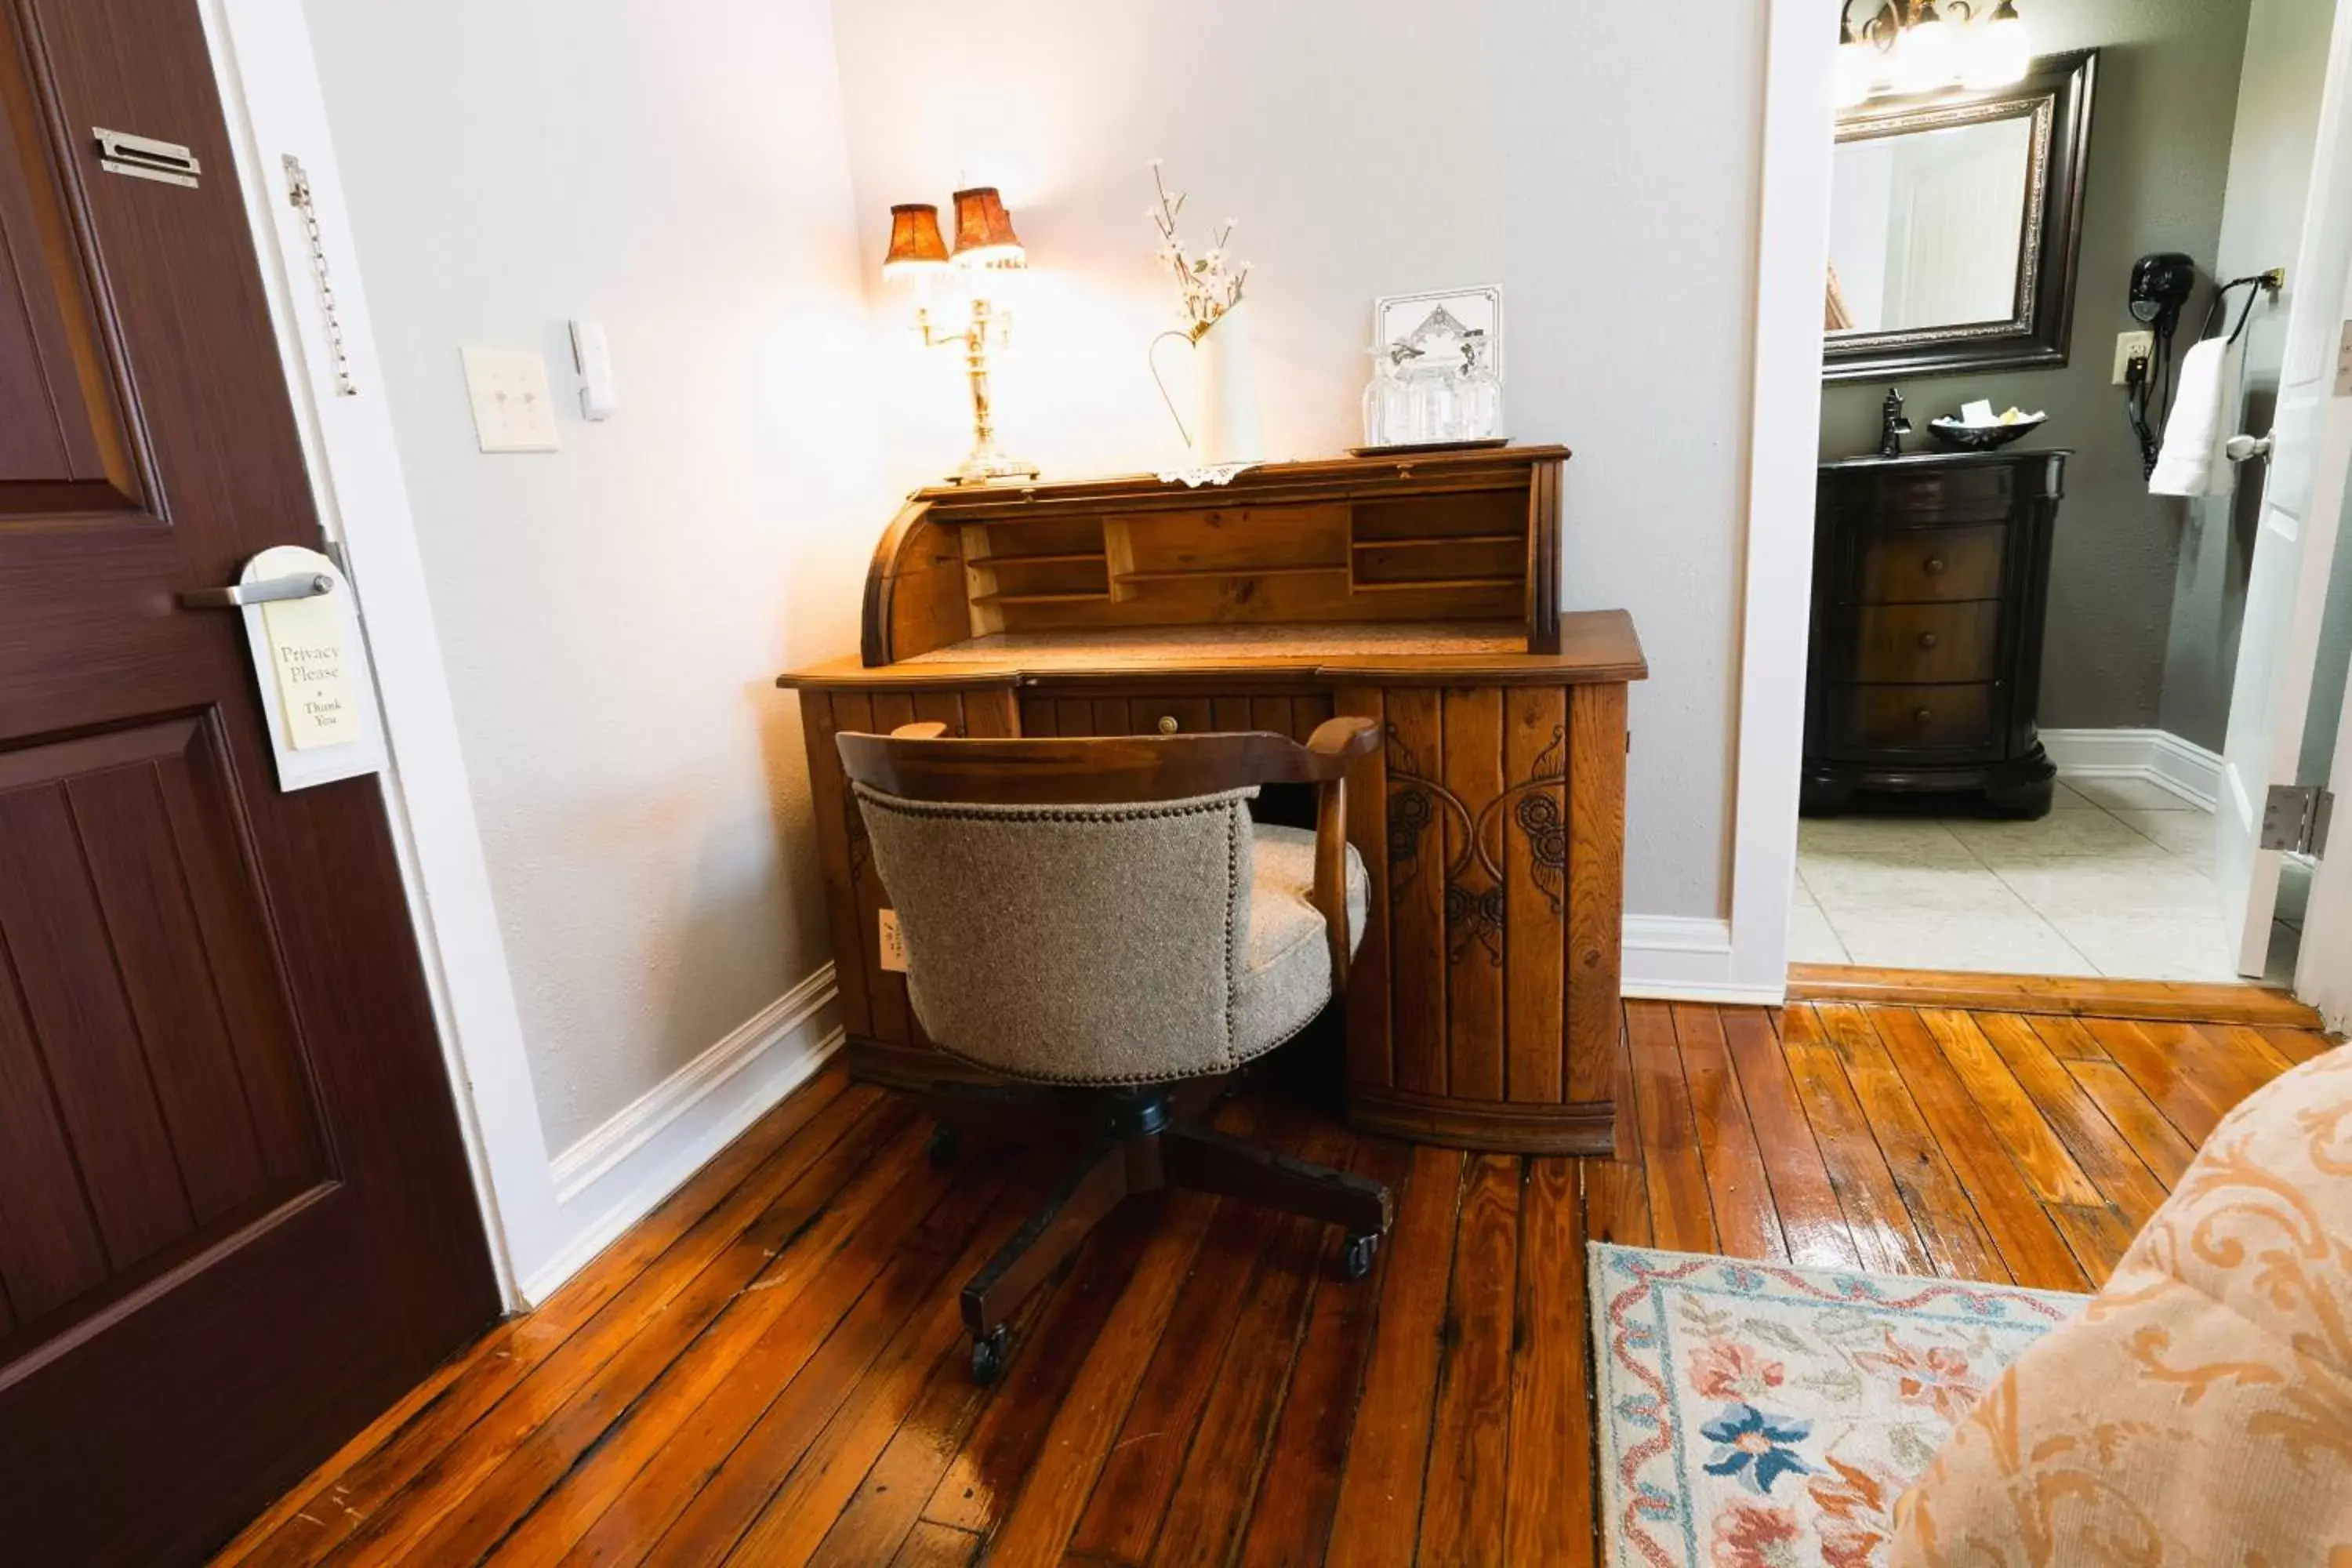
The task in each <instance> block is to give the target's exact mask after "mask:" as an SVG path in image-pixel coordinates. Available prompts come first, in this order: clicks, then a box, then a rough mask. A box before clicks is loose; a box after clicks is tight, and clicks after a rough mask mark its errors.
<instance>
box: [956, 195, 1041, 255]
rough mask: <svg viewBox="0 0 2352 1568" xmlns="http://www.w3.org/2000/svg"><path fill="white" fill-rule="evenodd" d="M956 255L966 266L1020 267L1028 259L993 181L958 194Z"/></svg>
mask: <svg viewBox="0 0 2352 1568" xmlns="http://www.w3.org/2000/svg"><path fill="white" fill-rule="evenodd" d="M955 258H956V260H957V261H958V262H960V263H961V264H962V265H963V266H966V267H1019V266H1022V265H1024V263H1025V262H1026V261H1027V259H1028V252H1027V251H1025V250H1024V249H1023V248H1022V247H1021V237H1020V236H1019V235H1016V234H1014V233H1013V218H1012V216H1011V215H1009V214H1008V213H1006V212H1005V210H1004V202H1003V198H1002V197H1000V196H999V195H997V194H996V187H995V186H994V185H975V186H973V187H972V188H971V190H968V191H958V192H957V193H956V194H955Z"/></svg>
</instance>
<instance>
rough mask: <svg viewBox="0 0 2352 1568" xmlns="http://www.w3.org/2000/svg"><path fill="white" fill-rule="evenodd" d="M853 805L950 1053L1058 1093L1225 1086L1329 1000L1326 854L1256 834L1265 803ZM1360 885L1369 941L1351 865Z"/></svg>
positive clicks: (918, 1004) (913, 983)
mask: <svg viewBox="0 0 2352 1568" xmlns="http://www.w3.org/2000/svg"><path fill="white" fill-rule="evenodd" d="M1256 793H1257V792H1256V791H1255V790H1254V789H1250V790H1234V791H1229V792H1226V793H1223V794H1220V795H1200V796H1196V797H1193V798H1191V799H1186V800H1175V801H1160V802H1155V803H1151V804H1148V805H1054V806H1001V805H931V804H925V803H921V802H916V801H908V800H901V799H899V798H898V797H896V796H893V795H885V794H883V793H881V792H880V791H878V790H874V789H870V788H867V787H866V786H865V785H863V784H860V785H856V795H857V800H858V804H859V807H860V809H861V810H862V811H863V813H864V815H865V817H866V833H867V837H869V839H870V840H871V842H872V845H873V848H874V864H875V868H876V869H877V871H878V872H879V873H880V874H881V878H882V883H883V886H884V887H886V888H887V889H889V893H890V899H891V904H892V907H893V908H894V909H896V910H897V911H898V921H899V929H900V931H901V932H902V934H903V935H904V937H905V939H906V944H907V953H908V971H907V992H908V999H909V1001H911V1002H912V1003H913V1005H914V1009H915V1016H917V1017H918V1018H919V1019H920V1020H921V1021H922V1025H923V1029H924V1032H925V1033H926V1034H928V1035H929V1036H930V1037H931V1038H932V1040H934V1041H935V1042H937V1043H938V1044H939V1045H940V1047H941V1048H943V1049H945V1050H949V1051H951V1052H953V1053H954V1054H956V1055H958V1056H961V1057H964V1058H969V1059H970V1060H972V1061H975V1062H978V1063H980V1064H981V1065H982V1066H983V1067H988V1068H994V1069H996V1070H997V1071H999V1072H1003V1073H1006V1074H1008V1075H1010V1076H1013V1077H1016V1078H1024V1079H1038V1080H1041V1081H1045V1082H1055V1083H1087V1084H1112V1083H1151V1082H1161V1081H1166V1080H1171V1079H1181V1078H1192V1077H1198V1076H1201V1075H1202V1074H1207V1073H1216V1072H1229V1071H1231V1070H1233V1069H1234V1068H1236V1067H1239V1066H1240V1065H1241V1064H1242V1063H1243V1062H1245V1061H1247V1060H1249V1059H1250V1058H1252V1057H1255V1056H1257V1055H1260V1054H1261V1053H1263V1052H1265V1051H1267V1050H1270V1049H1272V1048H1273V1047H1275V1046H1277V1045H1279V1044H1281V1043H1282V1041H1284V1040H1285V1039H1287V1038H1288V1037H1290V1036H1291V1035H1293V1034H1295V1033H1297V1031H1298V1030H1299V1029H1300V1028H1301V1027H1303V1026H1305V1025H1306V1024H1307V1021H1308V1020H1309V1019H1311V1018H1313V1017H1314V1016H1315V1015H1316V1014H1317V1013H1318V1012H1319V1011H1320V1010H1321V1009H1322V1007H1323V1005H1324V1004H1325V1003H1327V1002H1328V1001H1329V1000H1330V996H1331V960H1330V954H1329V952H1328V948H1327V944H1326V942H1325V938H1324V934H1323V918H1322V916H1321V915H1320V914H1319V913H1318V912H1317V911H1316V910H1315V908H1314V906H1313V905H1312V904H1311V903H1310V902H1309V901H1308V900H1307V890H1308V889H1311V888H1312V886H1313V882H1314V836H1313V835H1312V834H1307V833H1301V832H1299V831H1298V830H1297V829H1287V828H1274V827H1259V826H1255V824H1253V823H1252V822H1251V820H1250V815H1249V805H1248V803H1249V800H1250V798H1251V797H1252V796H1254V795H1255V794H1256ZM1348 884H1349V918H1350V924H1351V925H1352V926H1353V927H1354V931H1353V932H1352V933H1351V934H1352V935H1353V936H1355V937H1358V938H1360V936H1361V934H1362V929H1363V927H1362V913H1361V911H1362V910H1363V909H1364V907H1365V895H1366V890H1367V883H1366V879H1365V876H1364V869H1363V864H1362V862H1361V860H1360V859H1359V858H1357V856H1356V854H1355V851H1353V850H1352V849H1351V850H1349V874H1348Z"/></svg>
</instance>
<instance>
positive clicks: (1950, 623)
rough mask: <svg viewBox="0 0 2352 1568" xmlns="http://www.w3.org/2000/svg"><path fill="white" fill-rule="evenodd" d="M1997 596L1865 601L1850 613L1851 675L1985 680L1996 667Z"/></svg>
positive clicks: (1905, 681) (1908, 681) (1918, 681)
mask: <svg viewBox="0 0 2352 1568" xmlns="http://www.w3.org/2000/svg"><path fill="white" fill-rule="evenodd" d="M1999 670H2000V601H1999V600H1998V599H1979V600H1975V601H1972V602H1970V603H1968V604H1960V605H1864V606H1863V607H1862V608H1861V609H1859V610H1857V611H1856V612H1855V613H1854V629H1853V679H1855V680H1858V681H1864V682H1874V683H1878V682H1884V683H1892V684H1901V685H1925V684H1927V683H1930V682H1935V683H1944V682H1959V681H1977V680H1990V679H1993V678H1994V677H1995V676H1996V675H1997V674H1998V673H1999Z"/></svg>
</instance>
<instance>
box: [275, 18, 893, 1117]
mask: <svg viewBox="0 0 2352 1568" xmlns="http://www.w3.org/2000/svg"><path fill="white" fill-rule="evenodd" d="M306 9H307V14H308V17H309V21H310V29H311V33H312V38H313V43H314V47H315V53H316V57H317V61H318V67H319V71H320V78H321V81H322V85H323V87H324V89H325V95H326V99H327V102H328V104H329V106H330V112H331V121H332V126H333V132H334V140H335V145H336V149H337V152H338V153H339V156H340V162H341V172H342V175H343V179H344V183H345V185H346V190H345V192H344V195H345V199H346V201H347V204H348V205H349V208H350V210H351V212H352V222H353V226H354V228H355V231H356V234H357V237H358V246H359V252H360V254H359V256H358V258H357V269H358V271H359V273H360V274H361V275H362V277H363V279H364V280H365V284H366V288H367V291H368V298H369V301H370V304H371V306H372V308H373V319H374V322H375V326H376V331H377V338H378V342H379V347H380V349H381V352H382V356H383V374H384V376H385V378H386V384H385V385H384V386H383V387H382V388H380V389H379V388H373V387H371V388H367V389H365V393H366V395H382V396H384V397H386V398H388V399H389V401H390V404H391V406H392V410H393V415H394V422H395V425H396V427H397V430H398V434H399V444H400V450H401V458H402V465H403V469H404V476H405V479H406V481H407V485H408V490H409V495H410V498H411V500H412V503H413V507H414V511H415V519H416V526H417V530H418V532H419V534H420V538H421V544H422V549H423V552H424V558H425V568H426V571H427V574H428V575H429V578H430V583H431V595H432V600H433V611H434V615H435V617H436V621H437V624H438V626H439V629H440V633H441V637H442V643H443V647H444V651H445V655H446V661H447V667H448V670H449V674H450V679H451V683H452V685H453V687H454V689H455V697H456V703H457V717H458V723H459V729H460V734H461V740H462V743H463V747H464V751H465V761H466V764H467V771H468V773H469V775H470V778H471V782H472V787H473V793H474V796H475V803H476V807H477V811H478V816H479V819H480V822H481V826H482V834H483V843H484V849H485V852H486V854H487V857H488V865H489V869H490V877H491V883H492V889H493V891H494V894H495V897H496V900H497V905H498V910H499V923H500V925H501V927H502V929H503V932H504V942H505V946H506V952H507V957H508V960H509V964H510V965H511V969H512V972H513V976H514V981H515V990H516V993H517V1000H518V1003H519V1005H520V1012H521V1018H522V1024H523V1027H524V1032H525V1036H526V1044H527V1048H528V1052H529V1056H530V1066H531V1074H532V1079H533V1081H534V1085H535V1087H536V1089H537V1094H538V1099H539V1102H540V1116H541V1123H542V1127H543V1130H544V1132H545V1135H546V1142H547V1146H548V1148H549V1149H550V1150H551V1151H561V1150H563V1149H565V1148H567V1147H569V1146H570V1145H572V1144H573V1143H574V1142H576V1141H578V1140H579V1139H580V1138H581V1137H583V1135H584V1134H586V1133H588V1132H590V1131H593V1130H594V1129H595V1128H597V1127H599V1126H600V1125H602V1124H604V1122H605V1121H607V1119H609V1118H611V1117H612V1116H613V1115H614V1113H615V1112H616V1111H619V1110H622V1109H623V1108H624V1107H626V1106H628V1105H629V1104H630V1103H631V1102H632V1101H633V1100H636V1098H637V1097H638V1096H639V1095H640V1094H642V1093H644V1092H645V1091H646V1090H648V1089H652V1088H653V1087H654V1086H656V1085H657V1084H659V1083H661V1082H662V1081H663V1080H664V1079H667V1078H668V1077H669V1076H670V1075H671V1074H672V1073H673V1072H674V1071H675V1070H676V1069H677V1068H680V1067H681V1066H682V1065H684V1064H686V1063H688V1062H689V1061H691V1060H692V1059H694V1058H696V1057H697V1056H698V1055H699V1054H700V1053H702V1052H703V1051H704V1050H705V1049H706V1047H710V1046H711V1045H713V1043H714V1042H717V1041H719V1039H720V1038H721V1037H725V1036H727V1035H728V1034H729V1032H730V1030H733V1029H735V1028H736V1027H737V1026H739V1025H741V1024H742V1023H743V1022H744V1021H745V1020H746V1019H747V1018H750V1017H751V1016H753V1015H755V1014H757V1013H759V1011H760V1010H761V1008H763V1007H765V1006H767V1005H769V1004H771V1003H772V1002H774V1001H775V1000H776V999H777V998H778V997H779V996H780V995H782V994H784V993H785V992H787V991H788V990H790V989H791V988H792V987H793V986H794V985H795V984H798V983H800V982H802V981H803V980H804V979H806V978H807V977H808V976H809V975H810V974H811V973H812V972H814V971H815V970H817V969H818V968H819V967H820V966H822V965H823V964H824V962H825V960H826V958H827V956H828V952H827V944H826V935H825V927H824V920H823V915H822V910H821V908H820V903H819V893H818V881H817V877H816V874H815V870H814V865H815V859H814V850H813V847H812V841H811V837H810V826H809V805H808V793H807V782H806V778H805V769H804V767H803V763H802V761H801V738H800V730H799V725H798V722H797V717H796V714H795V712H794V710H793V703H792V700H790V699H789V698H787V697H785V696H784V695H783V694H782V693H779V692H777V691H776V690H775V689H773V687H772V684H771V682H772V678H773V676H774V674H775V673H776V671H778V670H779V669H782V668H785V667H786V666H787V665H789V664H791V663H793V662H796V661H805V660H808V659H813V658H819V657H824V656H828V655H832V654H835V653H838V652H840V651H842V650H844V649H845V648H848V647H854V646H855V639H856V589H857V584H859V582H860V580H861V577H862V574H863V571H864V566H865V563H866V557H867V555H868V553H869V552H870V550H871V546H872V542H873V539H874V535H875V533H876V531H877V529H878V528H879V527H880V525H881V522H882V521H884V520H885V519H886V518H887V516H888V514H889V510H890V495H889V492H888V490H887V488H886V487H885V486H884V484H883V482H882V479H883V468H882V462H881V458H880V446H879V440H878V436H877V431H878V425H879V421H878V417H877V414H876V411H875V402H874V398H873V395H872V392H871V389H870V387H869V385H868V384H867V375H866V372H867V367H868V362H869V354H868V352H867V350H868V346H869V339H868V335H867V328H866V318H865V314H864V306H863V301H862V299H861V296H860V284H859V276H860V274H859V263H858V256H857V246H856V215H855V214H854V211H853V206H852V203H851V199H850V193H849V184H848V176H847V164H846V161H845V151H844V145H843V132H842V119H841V107H840V96H839V91H838V85H837V81H836V76H835V66H834V47H833V37H832V23H831V17H830V15H829V12H828V8H827V6H826V5H825V4H824V0H692V3H686V4H675V5H661V6H654V5H640V4H629V3H626V0H499V4H496V5H484V4H478V3H475V4H468V3H467V0H401V3H400V4H398V5H360V4H353V3H351V0H308V4H307V6H306ZM572 316H586V317H589V318H592V319H594V320H598V321H603V322H604V324H605V325H606V327H607V329H608V330H609V331H610V333H611V339H612V347H613V354H614V363H615V366H616V371H617V375H618V380H619V385H620V391H621V397H622V408H621V412H620V414H619V416H617V417H616V418H614V420H612V421H610V422H609V423H604V424H598V425H590V424H586V423H584V422H583V421H582V420H581V419H580V418H579V417H578V416H577V412H576V407H577V405H576V403H574V402H573V401H572V388H573V386H574V384H575V383H574V382H573V380H572V376H571V374H570V372H569V353H568V349H567V346H566V340H565V336H564V325H563V323H564V321H565V320H566V319H567V318H569V317H572ZM461 343H478V344H488V345H495V346H502V347H511V348H526V349H535V350H538V351H539V352H540V353H542V354H544V355H545V356H546V357H547V359H548V362H549V368H550V372H551V380H552V382H553V385H554V388H555V392H556V396H557V400H558V402H559V404H561V405H565V412H564V415H563V417H562V443H563V449H562V452H561V453H559V454H556V455H552V456H484V455H482V454H480V453H478V451H477V450H476V449H475V442H474V436H473V431H472V426H471V423H470V419H469V416H468V414H467V404H466V398H465V392H464V386H463V381H462V377H461V374H460V372H459V366H458V356H457V350H458V345H460V344H461Z"/></svg>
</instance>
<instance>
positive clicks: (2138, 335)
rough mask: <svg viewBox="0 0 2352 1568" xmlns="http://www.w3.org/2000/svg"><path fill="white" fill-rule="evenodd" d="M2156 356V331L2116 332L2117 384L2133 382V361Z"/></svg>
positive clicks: (2125, 384) (2122, 384) (2127, 384)
mask: <svg viewBox="0 0 2352 1568" xmlns="http://www.w3.org/2000/svg"><path fill="white" fill-rule="evenodd" d="M2155 357H2156V334H2155V333H2154V332H2117V333H2116V382H2115V384H2116V385H2117V386H2129V385H2130V384H2131V376H2130V371H2131V362H2132V361H2134V360H2136V359H2154V358H2155Z"/></svg>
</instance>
